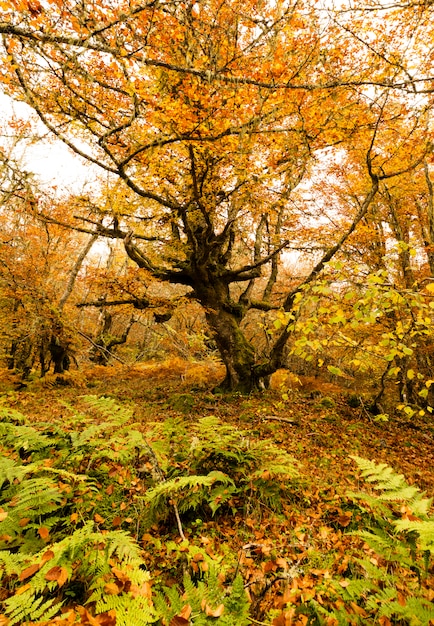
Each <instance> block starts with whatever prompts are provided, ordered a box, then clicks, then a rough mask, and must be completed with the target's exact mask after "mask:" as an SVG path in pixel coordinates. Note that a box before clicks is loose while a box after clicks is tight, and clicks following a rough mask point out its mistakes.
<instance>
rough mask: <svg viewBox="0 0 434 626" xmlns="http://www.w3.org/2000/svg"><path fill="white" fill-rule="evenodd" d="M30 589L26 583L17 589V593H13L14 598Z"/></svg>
mask: <svg viewBox="0 0 434 626" xmlns="http://www.w3.org/2000/svg"><path fill="white" fill-rule="evenodd" d="M30 587H31V584H30V583H26V584H25V585H23V586H22V587H20V588H19V589H17V591H16V592H15V595H16V596H20V595H21V594H22V593H24V592H25V591H27V589H30Z"/></svg>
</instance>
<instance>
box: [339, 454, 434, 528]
mask: <svg viewBox="0 0 434 626" xmlns="http://www.w3.org/2000/svg"><path fill="white" fill-rule="evenodd" d="M350 458H352V459H353V460H354V461H355V462H356V463H357V465H358V467H359V469H360V470H361V471H362V476H363V477H364V478H365V480H366V481H367V482H369V483H371V484H372V486H373V488H374V489H376V490H378V491H382V492H383V493H381V494H378V495H377V496H376V497H375V501H379V502H395V501H398V500H402V501H404V502H406V503H408V505H409V506H410V508H411V509H412V512H413V514H414V515H417V516H418V517H421V518H426V517H427V516H428V515H429V511H430V508H431V506H432V498H425V497H424V494H423V493H421V491H420V489H418V488H417V487H415V486H412V485H409V484H408V483H407V482H406V480H405V478H404V476H403V475H402V474H396V473H395V472H394V470H393V469H392V468H391V467H389V466H388V465H386V463H375V462H374V461H369V460H367V459H362V458H360V457H358V456H351V457H350ZM353 495H354V494H353Z"/></svg>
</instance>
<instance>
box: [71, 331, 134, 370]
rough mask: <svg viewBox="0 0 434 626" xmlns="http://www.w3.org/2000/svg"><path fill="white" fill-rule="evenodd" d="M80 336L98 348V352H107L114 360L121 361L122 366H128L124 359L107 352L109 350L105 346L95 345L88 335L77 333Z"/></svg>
mask: <svg viewBox="0 0 434 626" xmlns="http://www.w3.org/2000/svg"><path fill="white" fill-rule="evenodd" d="M76 332H77V333H78V334H79V335H81V336H82V337H84V338H85V339H87V340H88V341H89V342H90V343H91V344H92V345H93V346H95V348H98V350H101V352H106V353H107V354H108V355H110V356H111V357H112V358H113V359H116V361H119V363H122V365H126V363H125V361H123V360H122V359H120V358H119V357H118V356H116V354H113V352H110V350H107V348H104V347H103V346H100V345H99V344H97V343H95V342H94V341H93V340H92V339H91V338H90V337H89V335H86V333H82V332H81V330H78V329H77V331H76Z"/></svg>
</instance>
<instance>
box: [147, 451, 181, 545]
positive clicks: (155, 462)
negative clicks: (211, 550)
mask: <svg viewBox="0 0 434 626" xmlns="http://www.w3.org/2000/svg"><path fill="white" fill-rule="evenodd" d="M145 444H146V448H147V450H148V454H149V456H150V459H151V463H152V465H153V466H154V470H155V474H156V476H157V480H158V481H159V482H160V483H165V482H166V476H165V474H164V472H163V470H162V469H161V467H160V464H159V463H158V459H157V456H156V454H155V452H154V450H153V448H152V447H151V446H150V445H149V443H148V442H147V441H146V439H145ZM171 503H172V506H173V511H174V513H175V519H176V524H177V526H178V532H179V536H180V537H181V539H182V541H185V535H184V531H183V529H182V523H181V518H180V516H179V511H178V507H177V505H176V502H174V500H171Z"/></svg>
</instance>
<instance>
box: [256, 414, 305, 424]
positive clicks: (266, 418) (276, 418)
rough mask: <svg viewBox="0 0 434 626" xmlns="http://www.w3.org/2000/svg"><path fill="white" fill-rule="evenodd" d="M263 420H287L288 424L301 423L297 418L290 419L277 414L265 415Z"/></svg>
mask: <svg viewBox="0 0 434 626" xmlns="http://www.w3.org/2000/svg"><path fill="white" fill-rule="evenodd" d="M262 419H263V420H274V421H276V422H286V423H287V424H294V425H295V426H298V425H299V423H298V422H297V421H296V420H291V419H288V418H287V417H277V416H276V415H263V416H262Z"/></svg>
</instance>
